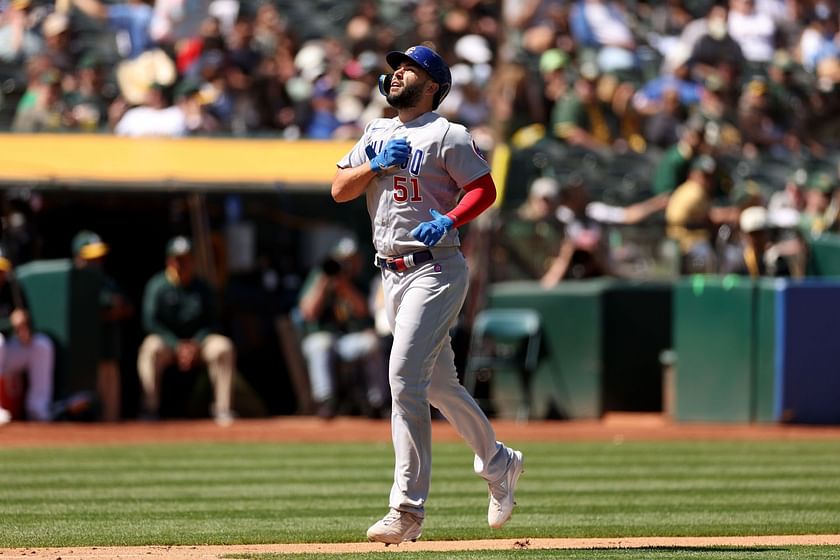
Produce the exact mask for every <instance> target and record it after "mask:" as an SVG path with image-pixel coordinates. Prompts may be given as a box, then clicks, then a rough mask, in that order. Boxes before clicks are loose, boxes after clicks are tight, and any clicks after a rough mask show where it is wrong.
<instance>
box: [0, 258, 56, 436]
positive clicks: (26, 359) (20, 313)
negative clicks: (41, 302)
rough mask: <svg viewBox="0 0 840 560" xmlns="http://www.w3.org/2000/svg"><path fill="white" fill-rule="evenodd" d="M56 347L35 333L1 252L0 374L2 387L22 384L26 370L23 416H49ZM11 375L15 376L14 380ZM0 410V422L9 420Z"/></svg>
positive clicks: (19, 290) (47, 417) (20, 294)
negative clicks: (21, 378)
mask: <svg viewBox="0 0 840 560" xmlns="http://www.w3.org/2000/svg"><path fill="white" fill-rule="evenodd" d="M54 364H55V350H54V348H53V343H52V340H50V338H49V337H48V336H47V335H45V334H42V333H39V332H35V331H34V330H33V328H32V320H31V317H30V315H29V311H28V307H27V302H26V299H25V297H24V293H23V290H21V288H20V285H19V284H18V283H17V280H16V279H15V277H14V271H13V269H12V263H11V261H10V260H9V259H8V258H6V256H5V254H0V376H2V377H4V378H5V379H3V380H2V382H3V383H4V385H5V386H7V387H8V386H10V385H13V386H14V385H16V386H18V387H20V386H22V385H23V382H22V381H21V380H20V379H19V378H18V377H17V376H21V375H23V373H24V372H26V376H27V377H26V379H27V381H26V393H25V397H24V412H25V415H26V419H28V420H35V421H38V422H46V421H49V420H51V419H52V405H53V367H54ZM12 378H15V379H14V380H13V379H12ZM10 419H11V418H10V416H9V414H8V411H3V409H0V423H3V422H2V421H3V420H5V421H8V420H10Z"/></svg>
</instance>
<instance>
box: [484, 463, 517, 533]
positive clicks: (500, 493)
mask: <svg viewBox="0 0 840 560" xmlns="http://www.w3.org/2000/svg"><path fill="white" fill-rule="evenodd" d="M523 465H524V461H523V459H522V452H521V451H514V452H513V455H512V456H511V460H510V463H509V464H508V468H507V471H506V472H505V474H504V476H503V477H502V478H500V479H499V480H497V481H496V482H490V483H488V486H489V487H490V507H489V508H488V509H487V523H489V524H490V526H491V527H492V528H494V529H500V528H501V527H502V525H504V524H505V523H507V521H508V519H510V516H511V515H512V514H513V506H514V505H515V504H516V501H515V500H514V497H513V491H514V490H516V483H517V481H518V480H519V476H520V475H521V474H522V473H523V472H524V471H523V470H522V467H523Z"/></svg>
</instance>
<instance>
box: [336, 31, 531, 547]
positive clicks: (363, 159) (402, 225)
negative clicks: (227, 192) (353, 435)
mask: <svg viewBox="0 0 840 560" xmlns="http://www.w3.org/2000/svg"><path fill="white" fill-rule="evenodd" d="M386 60H387V62H388V65H389V66H390V67H391V68H392V69H393V74H386V75H383V76H382V77H381V78H380V82H379V87H380V91H381V92H382V93H383V94H384V95H385V96H386V98H387V100H388V103H389V104H390V105H391V106H392V107H394V108H395V109H397V111H398V115H397V116H396V117H395V118H393V119H374V120H373V121H371V122H370V123H368V125H367V126H366V127H365V131H364V133H363V135H362V138H361V139H360V140H359V141H358V143H356V145H355V146H354V147H353V149H352V150H351V151H350V152H349V153H348V154H347V155H345V156H344V158H342V159H341V161H339V162H338V171H337V172H336V175H335V178H334V179H333V184H332V196H333V198H334V199H335V200H336V201H337V202H347V201H349V200H353V199H355V198H357V197H359V196H361V195H362V194H364V195H365V196H366V198H367V207H368V212H369V213H370V217H371V222H372V226H373V244H374V247H375V249H376V257H375V262H376V265H377V266H378V267H380V268H381V269H382V282H383V287H384V292H385V300H386V314H387V317H388V322H389V324H390V327H391V330H392V331H393V334H394V341H393V347H392V350H391V356H390V361H389V372H388V377H389V382H390V385H391V394H392V399H393V403H392V414H391V434H392V438H393V444H394V454H395V459H396V461H395V462H396V465H395V468H394V483H393V486H392V488H391V495H390V501H389V505H390V508H391V509H390V511H389V513H388V514H387V515H386V516H385V517H384V518H382V519H381V520H379V521H378V522H376V523H374V524H373V525H372V526H371V527H370V528H369V529H368V531H367V537H368V540H370V541H376V542H382V543H385V544H386V545H387V544H399V543H401V542H403V541H409V540H411V541H413V540H416V539H417V538H418V537H420V533H421V531H422V525H423V518H424V514H425V512H424V507H425V504H426V499H427V497H428V495H429V480H430V475H431V466H432V463H431V452H432V449H431V417H430V414H429V403H431V404H432V405H434V406H435V407H436V408H438V409H439V410H440V411H441V412H442V413H443V415H444V416H445V417H446V418H447V419H448V420H449V422H450V423H452V425H453V426H454V427H455V428H456V429H457V430H458V433H459V434H460V435H461V436H462V437H463V438H464V440H466V442H467V443H468V444H469V445H470V447H471V448H472V449H473V450H474V452H475V461H474V468H475V472H476V473H477V474H478V475H479V476H481V477H483V478H484V479H485V480H487V482H488V485H489V488H490V506H489V509H488V512H487V521H488V523H489V524H490V526H491V527H494V528H498V527H501V526H502V525H503V524H504V523H505V522H507V520H508V519H510V516H511V513H512V511H513V505H514V488H515V486H516V482H517V480H518V479H519V476H520V474H522V465H523V461H522V453H521V452H519V451H515V450H513V449H511V448H509V447H507V446H505V445H503V444H502V443H501V442H498V441H496V434H495V432H494V430H493V427H492V426H491V425H490V422H489V421H488V420H487V417H486V416H485V415H484V413H483V412H482V410H481V409H480V408H479V407H478V405H477V404H476V402H475V400H473V398H472V397H471V396H470V394H469V393H468V392H467V391H466V390H465V389H464V388H463V386H461V384H460V383H458V378H457V373H456V370H455V361H454V360H455V355H454V353H453V351H452V346H451V344H450V337H449V329H450V328H451V327H452V325H453V324H454V323H455V321H456V319H457V316H458V312H459V311H460V308H461V305H462V304H463V303H464V299H465V297H466V291H467V265H466V261H465V260H464V257H463V255H462V253H461V251H460V247H459V246H460V243H459V239H458V230H457V227H458V226H461V225H463V224H465V223H467V222H469V221H470V220H472V219H473V218H475V217H476V216H478V215H479V214H480V213H481V212H483V211H484V210H485V209H486V208H488V207H489V206H490V205H491V204H492V203H493V201H494V200H495V198H496V187H495V185H494V183H493V179H492V178H491V176H490V169H489V166H488V164H487V162H486V161H485V159H484V157H483V156H482V155H481V153H480V152H479V150H478V149H477V148H476V146H475V143H474V142H473V140H472V137H471V136H470V134H469V133H468V132H467V130H466V129H465V128H464V127H463V126H460V125H457V124H453V123H450V122H448V121H447V120H446V119H445V118H443V117H442V116H440V115H439V114H437V113H435V112H434V109H437V107H438V105H439V104H440V102H441V101H442V100H443V98H444V97H445V96H446V94H447V93H448V92H449V88H450V85H451V83H452V77H451V74H450V72H449V68H448V67H447V65H446V63H444V61H443V59H441V57H440V56H439V55H438V54H437V53H436V52H434V51H433V50H431V49H429V48H427V47H425V46H415V47H411V48H409V49H408V50H406V51H405V52H399V51H393V52H390V53H388V54H387V56H386ZM462 191H463V192H464V196H463V197H462V198H460V200H459V195H460V194H461V192H462Z"/></svg>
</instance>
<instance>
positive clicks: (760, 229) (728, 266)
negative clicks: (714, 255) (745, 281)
mask: <svg viewBox="0 0 840 560" xmlns="http://www.w3.org/2000/svg"><path fill="white" fill-rule="evenodd" d="M775 229H776V227H775V224H773V223H772V221H771V216H770V214H769V213H768V211H767V209H766V208H765V207H763V206H760V205H756V206H748V207H747V208H744V209H743V210H742V211H741V215H740V216H739V218H738V233H739V237H738V243H737V244H736V245H735V246H733V247H732V248H731V250H729V251H727V253H726V254H725V257H724V262H723V263H722V265H721V273H723V274H740V275H743V276H750V277H751V278H759V277H761V276H771V277H789V276H792V275H794V274H793V267H791V266H790V265H789V259H790V260H791V261H793V262H795V261H796V260H797V259H796V257H797V256H801V253H800V251H799V250H800V246H799V245H797V244H792V243H790V242H781V243H774V241H773V235H772V233H773V230H775Z"/></svg>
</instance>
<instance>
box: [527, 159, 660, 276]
mask: <svg viewBox="0 0 840 560" xmlns="http://www.w3.org/2000/svg"><path fill="white" fill-rule="evenodd" d="M667 203H668V196H667V195H655V196H653V197H651V198H648V199H646V200H643V201H641V202H638V203H636V204H632V205H630V206H627V207H619V206H610V205H608V204H604V203H602V202H597V201H592V200H591V197H590V195H589V192H588V191H587V187H586V183H585V181H584V179H583V177H581V176H580V175H577V174H574V175H572V176H571V177H569V179H568V180H567V181H566V184H565V185H564V186H563V189H562V191H561V196H560V207H559V208H558V209H557V216H558V218H559V219H560V221H561V222H562V223H563V224H564V227H565V231H564V238H563V243H562V245H561V247H560V251H559V253H558V254H557V256H556V257H555V258H554V259H553V260H552V263H551V265H550V267H549V269H548V271H547V272H546V273H545V274H544V275H543V277H542V278H541V279H540V283H541V284H542V286H543V287H545V288H550V287H552V286H555V285H557V284H558V283H559V282H561V281H563V280H567V279H575V280H580V279H584V278H594V277H597V276H607V275H614V274H615V270H614V269H613V266H612V263H611V258H610V253H609V246H608V239H607V232H606V227H605V226H610V225H630V224H637V223H639V222H641V221H643V220H645V219H646V218H648V217H649V216H651V215H652V214H655V213H656V212H659V211H661V210H663V209H664V208H665V205H666V204H667Z"/></svg>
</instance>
